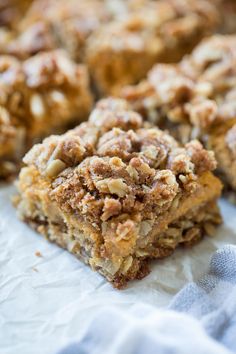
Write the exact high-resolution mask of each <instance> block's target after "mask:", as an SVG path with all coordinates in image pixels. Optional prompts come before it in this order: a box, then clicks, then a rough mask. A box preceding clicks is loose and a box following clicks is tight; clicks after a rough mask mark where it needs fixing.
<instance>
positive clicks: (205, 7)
mask: <svg viewBox="0 0 236 354" xmlns="http://www.w3.org/2000/svg"><path fill="white" fill-rule="evenodd" d="M219 22H220V13H219V11H218V8H217V7H216V6H215V5H214V4H213V3H210V2H209V1H206V0H198V1H195V0H184V1H182V0H180V1H179V0H170V1H165V0H159V1H147V0H146V1H128V2H127V7H126V9H125V10H123V13H122V12H121V13H119V12H118V14H116V20H115V21H113V22H111V23H108V24H106V25H104V26H103V27H101V28H100V29H99V30H98V31H96V32H94V33H93V34H92V36H91V37H90V38H89V40H88V43H87V50H86V55H87V62H88V65H89V68H90V72H91V74H92V76H93V78H94V81H95V83H96V86H97V89H98V91H99V92H100V93H103V94H104V93H105V94H111V93H112V94H114V93H116V92H117V90H119V88H121V87H122V86H123V85H127V84H132V83H136V82H138V80H140V79H142V78H143V77H144V76H145V74H146V73H147V71H148V70H149V69H150V68H151V67H152V65H154V63H156V62H177V61H178V60H180V59H181V58H182V56H183V55H184V54H186V53H189V52H190V51H191V50H192V48H194V46H195V45H196V44H197V43H198V42H199V41H200V40H201V39H202V38H203V37H205V36H206V35H208V34H211V33H213V32H215V31H216V29H217V27H218V23H219ZM97 63H99V64H100V65H97Z"/></svg>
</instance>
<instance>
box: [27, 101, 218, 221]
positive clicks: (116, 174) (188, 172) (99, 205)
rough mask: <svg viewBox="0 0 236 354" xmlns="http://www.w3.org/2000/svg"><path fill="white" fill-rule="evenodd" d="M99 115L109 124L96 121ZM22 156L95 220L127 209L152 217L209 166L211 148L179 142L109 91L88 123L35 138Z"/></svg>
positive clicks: (64, 202) (66, 203) (70, 206)
mask: <svg viewBox="0 0 236 354" xmlns="http://www.w3.org/2000/svg"><path fill="white" fill-rule="evenodd" d="M103 116H105V117H110V125H107V124H106V123H105V124H101V122H102V121H103V120H104V118H103ZM95 117H98V119H95ZM117 122H118V125H119V128H117V127H114V126H113V123H114V124H115V125H116V124H117ZM24 162H25V163H26V164H27V165H33V166H35V167H36V168H37V170H38V171H39V173H40V174H41V175H42V176H44V178H46V179H47V180H48V181H49V183H50V186H51V187H50V188H51V191H50V195H51V197H52V198H53V199H54V200H56V201H57V203H58V204H59V205H60V206H61V207H62V208H63V209H64V210H66V211H68V212H71V211H72V210H73V212H75V213H78V215H81V214H82V215H83V216H84V218H85V219H87V220H89V221H90V222H93V223H95V224H96V225H100V227H101V222H105V221H107V220H110V218H113V217H115V216H116V215H123V214H125V213H128V214H130V215H136V216H137V215H139V218H142V219H144V220H145V219H151V218H152V217H153V216H154V215H157V214H159V213H162V212H163V211H164V210H167V209H168V208H169V207H170V206H171V204H172V203H173V201H174V199H175V198H176V197H177V196H178V195H183V194H184V193H192V192H193V191H194V190H195V189H196V188H197V182H196V181H197V178H198V176H200V175H201V174H202V173H203V172H206V171H210V170H212V169H214V168H215V160H214V157H213V154H212V153H211V152H208V151H206V150H204V149H203V147H202V145H201V144H200V143H199V142H197V141H193V142H190V143H189V144H187V145H186V147H185V148H180V147H179V145H178V143H177V142H176V141H175V140H174V138H172V137H171V136H170V135H168V134H167V133H165V132H163V131H161V130H159V129H158V128H156V127H153V126H151V125H149V126H145V123H144V122H143V121H142V117H141V116H140V115H139V114H137V113H135V112H133V111H132V110H131V108H130V107H129V105H128V104H127V102H126V101H123V100H120V99H117V100H115V99H111V98H108V99H106V100H105V99H104V100H102V101H100V102H98V103H97V105H96V107H95V109H94V111H93V112H92V113H91V115H90V118H89V120H88V122H87V123H83V124H82V125H81V126H79V127H77V128H75V129H74V130H71V131H69V132H67V133H66V134H64V135H61V136H51V137H49V138H46V139H45V140H44V142H43V143H42V144H37V145H35V146H34V147H33V148H32V149H31V150H30V151H29V152H28V153H27V154H26V156H25V158H24ZM141 212H142V214H141Z"/></svg>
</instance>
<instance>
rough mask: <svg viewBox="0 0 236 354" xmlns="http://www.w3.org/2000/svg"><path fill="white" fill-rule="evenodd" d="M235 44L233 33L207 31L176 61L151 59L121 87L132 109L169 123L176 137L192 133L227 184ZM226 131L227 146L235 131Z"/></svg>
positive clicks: (235, 109)
mask: <svg viewBox="0 0 236 354" xmlns="http://www.w3.org/2000/svg"><path fill="white" fill-rule="evenodd" d="M235 48H236V36H235V35H231V36H220V35H217V36H213V37H210V38H208V39H205V40H203V41H202V43H201V44H199V45H198V46H197V47H196V48H195V49H194V50H193V52H192V54H191V55H189V56H187V57H185V58H184V59H183V60H182V61H181V62H180V63H179V64H177V65H170V64H157V65H156V66H154V68H153V69H152V70H151V71H150V72H149V74H148V75H147V79H146V80H144V81H143V82H141V83H140V84H138V85H137V86H133V87H132V86H129V87H126V88H124V89H123V90H122V93H121V96H122V97H125V98H126V99H128V101H129V102H130V103H131V105H132V107H134V109H136V110H138V111H139V112H141V113H142V114H143V115H144V116H146V117H147V119H148V120H149V121H152V122H154V123H156V124H157V125H158V126H160V127H162V128H167V129H169V130H170V131H171V133H172V134H173V135H174V136H175V137H176V138H177V139H178V140H180V141H182V142H183V143H186V142H187V141H188V140H190V139H192V138H196V137H197V138H198V139H201V140H202V142H203V143H204V144H206V146H207V147H208V148H210V149H213V150H214V151H215V153H216V157H217V160H218V163H219V165H218V167H219V170H220V172H221V173H223V174H224V180H225V181H227V183H229V184H230V185H231V187H232V188H235V185H236V179H235V177H233V176H234V175H235V173H236V170H235V167H234V161H235V157H234V156H233V155H232V152H231V151H230V147H229V146H228V139H229V138H227V132H228V130H229V129H231V128H232V126H233V125H235V124H236V106H235V98H236V91H235V84H236V70H235V68H236V65H235V64H236V50H235ZM229 134H230V136H231V137H230V141H231V142H230V144H231V146H232V140H233V139H234V138H235V135H234V134H233V133H232V134H231V133H229ZM216 141H217V143H216ZM217 146H218V147H219V146H220V148H219V149H220V150H221V152H220V153H219V149H218V147H217ZM222 154H223V155H222ZM227 166H228V167H227ZM229 166H232V169H233V172H232V173H231V172H229Z"/></svg>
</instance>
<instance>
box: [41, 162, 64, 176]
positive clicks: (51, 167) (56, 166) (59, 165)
mask: <svg viewBox="0 0 236 354" xmlns="http://www.w3.org/2000/svg"><path fill="white" fill-rule="evenodd" d="M65 168H66V164H65V163H64V162H63V161H61V160H59V159H56V160H53V161H51V162H49V164H48V166H47V169H46V171H45V174H46V176H48V177H56V176H57V175H58V174H59V173H60V172H62V171H63V170H64V169H65Z"/></svg>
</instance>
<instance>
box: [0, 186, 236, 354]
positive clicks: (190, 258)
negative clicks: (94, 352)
mask: <svg viewBox="0 0 236 354" xmlns="http://www.w3.org/2000/svg"><path fill="white" fill-rule="evenodd" d="M14 193H15V189H14V187H13V186H9V185H8V186H7V185H1V186H0V353H1V354H16V353H18V354H38V353H40V354H41V353H42V354H49V353H50V354H53V353H55V352H56V351H57V350H59V349H61V348H62V347H63V346H65V345H66V344H68V343H70V342H71V341H76V340H77V339H78V338H79V337H80V336H81V335H82V334H83V331H84V329H85V328H86V325H87V324H88V322H89V321H90V319H91V316H93V315H94V312H95V311H97V310H101V309H102V307H103V306H109V305H115V306H116V307H117V308H118V309H119V308H123V309H126V308H130V307H132V306H133V305H134V304H135V303H137V302H140V301H141V302H144V303H147V304H152V305H154V306H156V307H159V308H163V307H164V306H166V305H168V303H169V301H170V300H171V299H172V297H173V296H174V295H175V294H176V292H178V291H179V290H180V289H181V288H182V287H183V286H184V285H185V284H186V283H187V282H189V281H192V280H196V279H198V278H199V277H200V276H201V275H202V274H203V273H204V272H205V270H206V269H207V267H208V264H209V259H210V257H211V255H212V253H213V252H214V251H215V250H216V249H217V248H219V247H221V246H223V245H224V244H227V243H232V244H236V207H234V206H232V205H230V204H229V203H228V202H227V201H225V200H221V202H220V206H221V210H222V213H223V216H224V225H223V226H222V227H220V228H219V230H218V232H217V234H216V236H215V237H214V238H210V237H206V238H205V239H204V240H203V241H202V242H201V243H199V244H198V245H196V246H195V247H193V248H192V249H188V250H187V251H186V250H184V249H178V250H177V251H176V252H175V254H174V255H173V256H172V257H169V258H166V259H165V260H162V261H155V262H153V263H152V265H151V268H152V272H151V274H150V275H149V276H148V277H146V278H145V279H143V280H142V281H136V282H132V283H130V285H129V286H128V288H127V289H126V290H122V291H118V290H114V289H113V288H112V287H111V285H110V284H108V283H107V282H106V281H105V280H104V279H103V278H102V277H101V276H100V275H98V274H97V273H95V272H93V271H92V270H91V269H90V268H89V267H87V266H85V265H83V264H82V263H81V262H80V261H78V260H77V259H76V258H74V257H73V256H72V255H70V254H69V253H67V252H66V251H63V250H61V249H60V248H58V247H57V246H56V245H53V244H50V243H48V242H47V241H46V240H44V239H43V238H42V237H41V236H39V235H38V234H37V233H36V232H34V231H32V230H30V229H29V228H28V226H26V225H24V224H23V223H21V222H20V221H19V220H17V218H16V214H15V210H14V208H13V207H12V205H11V201H10V198H11V196H12V195H13V194H14ZM40 255H42V256H41V257H40Z"/></svg>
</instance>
